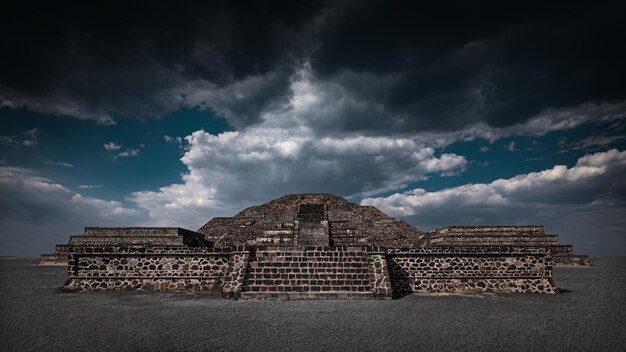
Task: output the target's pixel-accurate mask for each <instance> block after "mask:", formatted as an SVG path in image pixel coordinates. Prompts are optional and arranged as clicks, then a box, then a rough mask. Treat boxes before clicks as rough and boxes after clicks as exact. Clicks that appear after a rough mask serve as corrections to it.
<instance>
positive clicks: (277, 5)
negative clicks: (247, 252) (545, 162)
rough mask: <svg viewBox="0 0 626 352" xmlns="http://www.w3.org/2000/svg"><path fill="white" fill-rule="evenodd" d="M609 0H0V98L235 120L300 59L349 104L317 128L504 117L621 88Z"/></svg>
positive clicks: (259, 109)
mask: <svg viewBox="0 0 626 352" xmlns="http://www.w3.org/2000/svg"><path fill="white" fill-rule="evenodd" d="M621 7H622V6H620V4H619V3H618V2H599V1H594V2H581V3H575V4H572V3H569V2H568V3H556V2H554V3H550V4H545V3H544V2H524V3H521V4H519V5H514V6H513V5H510V4H507V6H506V8H505V7H504V6H503V5H502V3H501V2H482V3H480V4H478V3H467V2H466V3H460V4H456V5H451V4H427V5H425V4H414V3H412V2H389V1H354V2H333V1H327V2H322V1H311V2H301V1H298V2H289V1H286V2H249V3H243V2H211V3H210V5H201V6H197V5H195V4H194V5H191V4H188V3H177V4H175V6H174V5H169V6H167V5H159V4H154V3H147V2H146V3H133V4H132V5H128V4H120V5H112V4H110V3H107V5H106V6H100V7H98V6H94V5H87V4H83V5H78V6H75V5H72V6H59V5H56V4H55V5H53V4H48V5H43V7H35V6H25V5H9V6H7V7H5V8H4V11H3V15H2V16H3V18H2V21H0V23H2V24H0V26H1V29H2V31H3V33H5V35H3V36H2V38H0V43H1V45H2V48H3V55H2V58H0V60H1V64H0V98H1V99H0V100H4V103H3V104H5V105H9V106H22V105H26V106H29V107H30V108H33V109H35V110H40V111H43V112H52V113H65V114H69V115H75V116H78V117H83V118H85V117H87V118H96V119H102V116H108V115H110V114H111V115H115V114H118V115H128V116H134V117H138V118H146V117H151V116H162V115H164V114H167V113H168V112H171V111H174V110H176V109H178V108H180V107H181V106H186V107H194V106H199V107H201V108H208V109H211V110H213V111H215V112H217V113H218V114H221V115H225V117H227V118H228V119H229V121H230V122H231V123H232V124H234V125H235V126H236V127H238V128H241V127H245V126H249V125H252V124H256V123H258V122H259V121H261V115H262V113H267V112H268V111H269V112H276V111H278V110H280V109H283V110H284V104H285V102H288V101H289V98H290V97H291V96H292V95H293V94H294V92H293V89H292V86H291V85H290V82H292V81H293V79H294V75H295V74H296V72H298V70H299V69H300V68H301V67H302V66H303V65H304V64H306V63H308V65H310V66H308V67H310V72H311V76H312V77H313V78H314V79H315V80H316V82H318V83H319V84H320V86H322V87H325V88H328V89H330V90H331V91H334V92H336V94H334V95H333V96H336V99H337V100H342V101H344V102H345V101H348V102H350V104H344V105H342V106H340V107H338V108H337V109H336V110H334V114H336V116H332V119H328V120H327V121H325V123H324V124H322V125H323V128H324V129H325V130H327V131H334V130H339V131H391V132H398V131H401V132H410V131H417V130H430V129H434V130H451V129H458V128H462V127H465V126H468V125H471V124H473V123H476V122H478V121H484V122H487V123H488V124H489V125H491V126H496V127H505V126H510V125H513V124H516V123H523V122H524V121H526V120H528V119H529V118H531V117H533V116H535V115H537V114H539V113H541V112H542V111H545V110H546V109H562V108H568V107H576V106H579V105H581V104H585V103H601V102H608V103H614V102H619V101H623V100H625V99H626V87H625V86H624V85H623V84H622V82H621V80H622V79H623V77H625V76H626V75H625V73H626V72H624V71H625V69H624V67H623V64H622V62H626V55H625V53H624V49H623V45H622V44H621V43H622V42H623V39H624V38H623V36H624V33H626V28H625V25H624V21H623V20H622V18H621V14H622V13H623V11H622V10H623V9H622V8H621ZM197 92H202V94H199V93H197ZM330 98H332V97H330ZM7 101H8V103H7ZM0 102H1V101H0ZM332 103H333V102H332V101H329V105H331V104H332ZM313 120H315V119H313ZM104 121H105V122H106V121H107V120H106V119H105V120H104ZM316 122H317V121H316Z"/></svg>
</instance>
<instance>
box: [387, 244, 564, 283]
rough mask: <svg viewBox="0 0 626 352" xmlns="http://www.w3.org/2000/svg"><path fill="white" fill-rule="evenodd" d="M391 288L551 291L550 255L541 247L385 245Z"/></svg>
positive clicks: (551, 261)
mask: <svg viewBox="0 0 626 352" xmlns="http://www.w3.org/2000/svg"><path fill="white" fill-rule="evenodd" d="M387 261H388V267H389V275H390V278H391V285H392V288H393V291H394V293H396V294H402V293H410V292H417V293H431V292H453V293H472V292H510V293H513V292H525V293H557V290H558V289H557V288H556V286H555V285H554V283H553V281H552V265H553V260H552V257H550V256H549V255H547V253H546V252H545V250H543V249H541V248H516V247H473V248H472V247H465V248H454V247H440V248H410V249H389V250H388V254H387Z"/></svg>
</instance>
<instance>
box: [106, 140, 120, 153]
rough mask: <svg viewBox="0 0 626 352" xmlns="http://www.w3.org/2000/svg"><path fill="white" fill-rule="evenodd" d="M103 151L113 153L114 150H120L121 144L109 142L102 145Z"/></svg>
mask: <svg viewBox="0 0 626 352" xmlns="http://www.w3.org/2000/svg"><path fill="white" fill-rule="evenodd" d="M103 146H104V150H106V151H108V152H110V151H114V150H120V148H122V145H121V144H117V143H115V142H109V143H104V145H103Z"/></svg>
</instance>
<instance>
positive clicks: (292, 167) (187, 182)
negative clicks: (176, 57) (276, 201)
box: [131, 127, 467, 225]
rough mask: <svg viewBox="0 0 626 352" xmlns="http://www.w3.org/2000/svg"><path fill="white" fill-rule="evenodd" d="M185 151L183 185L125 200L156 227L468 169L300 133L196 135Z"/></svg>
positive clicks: (432, 157) (429, 151)
mask: <svg viewBox="0 0 626 352" xmlns="http://www.w3.org/2000/svg"><path fill="white" fill-rule="evenodd" d="M187 143H188V147H187V148H188V149H187V152H186V153H185V155H184V156H183V158H182V159H181V160H182V161H183V163H185V165H187V167H188V169H189V172H188V173H187V174H185V175H184V176H183V181H184V183H182V184H175V185H170V186H167V187H163V188H161V189H160V190H159V191H157V192H150V191H146V192H136V193H134V194H133V195H132V198H131V199H132V200H133V201H135V202H136V203H137V204H138V205H139V206H140V207H141V208H143V209H146V210H147V211H149V213H150V215H151V216H152V218H154V219H158V220H160V221H162V222H171V221H173V220H178V219H186V220H188V221H190V223H191V224H193V225H199V224H200V222H201V221H205V220H206V219H207V217H208V216H209V215H216V213H217V214H232V212H234V211H236V210H239V209H240V208H241V207H242V206H245V205H249V204H254V203H258V202H261V201H267V199H271V198H273V197H276V196H280V195H282V194H286V193H302V192H331V193H337V194H342V195H346V196H350V195H366V194H374V193H379V192H383V191H389V190H393V189H397V188H399V187H404V186H405V185H407V184H409V183H412V182H416V181H418V180H420V179H422V178H423V177H425V176H426V175H428V174H439V175H453V174H456V173H459V172H461V171H463V170H464V168H465V167H466V165H467V161H466V160H465V158H464V157H462V156H459V155H456V154H441V155H438V153H436V151H435V150H434V149H433V148H430V147H427V146H425V145H424V144H421V143H419V142H417V141H415V140H414V139H411V138H407V137H365V136H344V137H323V138H318V137H316V136H315V134H314V133H313V132H312V131H311V130H310V129H308V128H306V127H299V128H294V129H281V128H275V127H274V128H251V129H248V130H246V131H240V132H224V133H221V134H219V135H212V134H210V133H207V132H205V131H197V132H194V133H193V134H192V135H190V136H188V137H187ZM195 212H200V214H201V216H200V215H194V214H195Z"/></svg>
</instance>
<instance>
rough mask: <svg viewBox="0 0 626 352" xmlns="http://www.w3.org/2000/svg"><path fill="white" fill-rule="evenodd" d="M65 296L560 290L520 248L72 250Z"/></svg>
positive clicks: (543, 266)
mask: <svg viewBox="0 0 626 352" xmlns="http://www.w3.org/2000/svg"><path fill="white" fill-rule="evenodd" d="M68 256H69V261H68V262H69V265H68V277H69V278H68V280H67V282H66V283H65V289H66V290H81V291H94V290H107V291H108V290H157V291H192V292H220V293H221V295H222V297H223V298H226V299H239V298H257V299H259V298H261V299H265V298H282V299H300V298H305V299H320V298H333V299H341V298H367V299H371V298H391V297H392V294H395V295H402V294H406V293H412V292H417V293H442V292H443V293H446V292H447V293H474V292H526V293H556V292H557V288H556V287H555V286H554V283H553V282H552V264H553V259H552V257H551V256H550V255H549V254H548V253H547V252H546V251H545V250H543V249H542V248H519V247H462V248H459V247H430V248H416V247H412V248H404V249H403V248H386V247H372V246H368V247H366V246H361V247H357V246H350V247H249V246H237V247H232V248H228V249H215V248H208V247H178V246H175V247H123V246H94V247H86V246H81V247H70V248H69V254H68Z"/></svg>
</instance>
